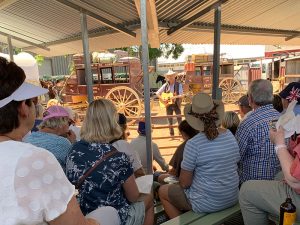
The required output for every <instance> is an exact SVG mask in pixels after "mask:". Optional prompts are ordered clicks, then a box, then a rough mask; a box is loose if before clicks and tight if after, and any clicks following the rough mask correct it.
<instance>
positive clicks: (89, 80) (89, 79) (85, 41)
mask: <svg viewBox="0 0 300 225" xmlns="http://www.w3.org/2000/svg"><path fill="white" fill-rule="evenodd" d="M80 25H81V35H82V45H83V55H84V69H85V81H86V85H87V94H88V102H89V103H91V102H92V101H93V100H94V94H93V74H92V68H91V57H90V51H89V35H88V29H87V21H86V14H85V12H84V11H82V12H81V13H80Z"/></svg>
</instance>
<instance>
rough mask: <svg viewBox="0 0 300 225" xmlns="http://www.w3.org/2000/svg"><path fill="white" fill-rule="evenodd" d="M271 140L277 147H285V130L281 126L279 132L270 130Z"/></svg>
mask: <svg viewBox="0 0 300 225" xmlns="http://www.w3.org/2000/svg"><path fill="white" fill-rule="evenodd" d="M270 140H271V142H272V143H274V144H275V145H284V144H285V141H284V129H283V128H282V127H281V126H280V127H279V129H278V130H277V131H276V130H274V129H270Z"/></svg>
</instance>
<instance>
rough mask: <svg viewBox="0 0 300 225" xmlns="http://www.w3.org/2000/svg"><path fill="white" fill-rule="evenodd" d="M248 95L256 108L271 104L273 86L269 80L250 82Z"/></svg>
mask: <svg viewBox="0 0 300 225" xmlns="http://www.w3.org/2000/svg"><path fill="white" fill-rule="evenodd" d="M248 95H249V96H250V97H251V98H252V101H253V102H254V103H255V104H256V105H258V106H264V105H268V104H272V103H273V86H272V83H271V82H270V81H269V80H263V79H258V80H254V81H252V82H251V84H250V87H249V90H248Z"/></svg>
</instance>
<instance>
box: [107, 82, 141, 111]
mask: <svg viewBox="0 0 300 225" xmlns="http://www.w3.org/2000/svg"><path fill="white" fill-rule="evenodd" d="M105 98H106V99H110V100H111V101H113V102H114V104H115V105H116V107H117V109H118V112H119V113H123V114H125V115H126V116H129V117H138V116H140V114H141V108H142V105H141V100H140V98H139V96H138V94H137V93H136V92H135V91H134V90H133V89H131V88H129V87H126V86H119V87H115V88H112V89H111V90H110V91H109V92H108V93H107V94H106V96H105Z"/></svg>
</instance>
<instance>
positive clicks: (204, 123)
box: [159, 93, 240, 218]
mask: <svg viewBox="0 0 300 225" xmlns="http://www.w3.org/2000/svg"><path fill="white" fill-rule="evenodd" d="M184 115H185V118H186V120H187V122H188V123H189V124H190V126H191V127H193V128H194V129H195V130H198V131H199V133H198V134H197V135H196V136H194V137H193V138H191V139H190V140H188V141H187V143H186V145H185V148H184V152H183V160H182V163H181V171H180V176H179V184H167V185H163V186H161V187H160V189H159V197H160V199H161V202H162V204H163V206H164V209H165V211H166V213H167V214H168V216H169V217H170V218H174V217H176V216H178V215H179V214H181V213H182V211H187V210H193V211H195V212H207V213H210V212H215V211H219V210H223V209H225V208H228V207H230V206H232V205H234V204H235V203H237V201H238V191H239V188H238V187H239V177H238V171H237V163H238V161H239V160H240V155H239V147H238V144H237V142H236V140H235V137H234V136H233V135H232V133H231V132H230V131H228V130H225V129H223V128H220V127H219V126H220V125H221V121H222V119H223V115H224V105H223V103H222V102H221V101H217V100H212V99H211V97H210V96H209V95H208V94H204V93H198V94H197V95H195V96H194V97H193V100H192V104H188V105H186V106H185V108H184Z"/></svg>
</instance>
